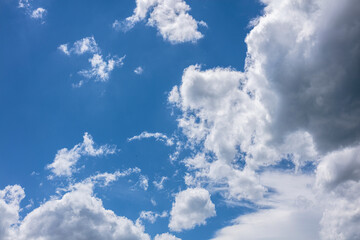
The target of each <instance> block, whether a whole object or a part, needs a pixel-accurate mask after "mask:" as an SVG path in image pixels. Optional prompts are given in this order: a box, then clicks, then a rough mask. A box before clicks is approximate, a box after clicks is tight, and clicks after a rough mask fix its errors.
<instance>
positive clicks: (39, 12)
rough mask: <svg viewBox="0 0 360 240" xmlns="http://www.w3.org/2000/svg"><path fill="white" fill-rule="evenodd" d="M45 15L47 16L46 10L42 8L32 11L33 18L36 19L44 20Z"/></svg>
mask: <svg viewBox="0 0 360 240" xmlns="http://www.w3.org/2000/svg"><path fill="white" fill-rule="evenodd" d="M45 14H46V9H44V8H41V7H40V8H37V9H35V10H33V11H32V13H31V17H32V18H36V19H42V18H43V17H44V16H45Z"/></svg>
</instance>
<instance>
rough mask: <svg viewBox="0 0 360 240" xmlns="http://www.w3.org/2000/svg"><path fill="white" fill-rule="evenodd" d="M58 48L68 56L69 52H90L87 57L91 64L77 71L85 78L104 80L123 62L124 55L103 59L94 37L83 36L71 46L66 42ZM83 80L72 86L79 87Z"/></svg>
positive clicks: (80, 53)
mask: <svg viewBox="0 0 360 240" xmlns="http://www.w3.org/2000/svg"><path fill="white" fill-rule="evenodd" d="M58 49H59V50H60V51H61V52H63V53H64V54H66V55H68V56H70V55H71V54H76V55H83V54H85V53H91V54H92V57H91V58H89V63H90V65H91V68H90V69H84V70H81V71H79V72H78V73H79V74H80V75H82V76H83V77H85V78H88V79H94V80H95V81H100V82H106V81H108V80H109V78H110V73H111V72H112V71H113V70H114V69H115V68H116V67H121V66H122V65H123V64H124V59H125V55H124V56H123V57H121V58H120V57H118V56H116V55H115V56H111V55H109V56H107V57H106V59H105V60H104V57H103V55H102V54H101V49H100V48H99V46H98V44H97V43H96V41H95V38H94V37H85V38H82V39H80V40H78V41H76V42H74V44H73V46H72V47H69V45H68V44H61V45H60V46H59V47H58ZM83 84H84V81H83V80H81V81H80V82H78V83H77V84H73V87H77V88H78V87H81V86H82V85H83Z"/></svg>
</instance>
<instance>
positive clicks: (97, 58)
mask: <svg viewBox="0 0 360 240" xmlns="http://www.w3.org/2000/svg"><path fill="white" fill-rule="evenodd" d="M124 58H125V56H123V57H121V58H119V57H117V56H114V57H111V58H109V59H108V60H107V61H104V59H103V57H102V55H100V54H94V55H93V57H92V58H90V59H89V62H90V63H91V69H88V70H81V71H80V72H79V74H80V75H82V76H84V77H86V78H94V79H95V81H100V82H106V81H107V80H109V77H110V73H111V72H112V71H113V70H114V68H115V67H118V66H122V65H123V64H124V63H123V60H124Z"/></svg>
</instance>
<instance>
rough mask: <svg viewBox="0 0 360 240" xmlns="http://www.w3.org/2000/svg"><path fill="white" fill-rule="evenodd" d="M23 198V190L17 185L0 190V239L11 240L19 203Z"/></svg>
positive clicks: (16, 221) (17, 218)
mask: <svg viewBox="0 0 360 240" xmlns="http://www.w3.org/2000/svg"><path fill="white" fill-rule="evenodd" d="M24 197H25V192H24V189H23V188H22V187H20V186H19V185H13V186H7V187H5V189H3V190H0V216H1V217H0V239H3V240H10V239H13V236H14V229H13V228H12V226H13V225H16V224H17V223H18V222H19V211H20V202H21V200H22V199H23V198H24Z"/></svg>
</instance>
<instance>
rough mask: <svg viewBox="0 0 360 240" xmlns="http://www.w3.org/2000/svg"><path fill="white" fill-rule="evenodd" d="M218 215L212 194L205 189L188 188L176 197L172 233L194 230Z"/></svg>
mask: <svg viewBox="0 0 360 240" xmlns="http://www.w3.org/2000/svg"><path fill="white" fill-rule="evenodd" d="M215 215H216V211H215V205H214V204H213V203H212V201H211V199H210V194H209V192H208V191H207V190H205V189H203V188H188V189H186V190H184V191H182V192H179V193H178V194H177V195H176V197H175V202H174V203H173V206H172V209H171V212H170V216H171V217H170V222H169V228H170V229H171V230H172V231H177V232H180V231H182V230H188V229H192V228H194V227H195V226H197V225H204V224H206V219H208V218H210V217H213V216H215Z"/></svg>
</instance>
